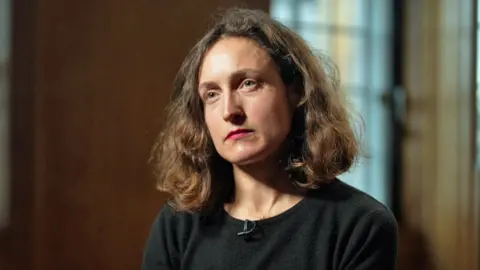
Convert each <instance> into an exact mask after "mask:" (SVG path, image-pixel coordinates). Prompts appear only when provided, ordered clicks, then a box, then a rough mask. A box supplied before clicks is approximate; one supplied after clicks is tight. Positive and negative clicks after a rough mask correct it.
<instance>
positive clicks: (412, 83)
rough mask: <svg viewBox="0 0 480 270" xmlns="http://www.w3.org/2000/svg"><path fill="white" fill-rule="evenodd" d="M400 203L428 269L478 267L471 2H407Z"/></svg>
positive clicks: (473, 38) (474, 22)
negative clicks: (419, 238) (431, 265)
mask: <svg viewBox="0 0 480 270" xmlns="http://www.w3.org/2000/svg"><path fill="white" fill-rule="evenodd" d="M406 5H407V6H406V16H407V17H406V18H405V22H406V27H405V29H406V32H405V37H406V38H405V41H406V42H405V57H406V58H405V62H406V64H405V67H404V74H406V76H405V85H406V89H407V92H408V97H409V102H408V104H409V108H408V120H407V122H408V125H409V126H408V127H407V128H408V129H409V130H410V131H412V132H411V133H412V134H415V136H410V137H407V138H406V139H405V144H404V151H405V159H404V168H405V178H404V183H403V187H404V191H403V194H404V197H403V206H404V213H403V215H404V216H405V220H406V223H407V224H405V225H406V226H407V227H409V228H411V229H412V230H414V231H416V232H418V233H419V234H421V236H422V238H424V239H425V242H426V244H425V246H426V248H427V249H428V254H430V255H431V258H430V259H431V261H432V262H433V263H434V267H435V268H434V269H439V270H456V269H478V267H479V265H478V260H479V255H478V252H479V249H478V232H479V227H478V215H477V214H478V213H477V210H476V209H477V203H478V194H477V193H476V190H477V189H478V187H479V186H478V179H477V178H476V176H475V164H474V158H473V157H474V155H475V132H476V131H475V124H474V120H475V114H476V104H475V98H474V97H475V81H476V78H475V60H474V59H475V58H474V57H475V55H476V53H475V50H476V48H475V44H476V41H475V37H476V34H475V31H476V15H475V10H476V8H475V7H476V4H475V3H474V1H473V0H466V1H449V0H440V1H428V0H424V1H416V0H415V1H414V0H412V1H406Z"/></svg>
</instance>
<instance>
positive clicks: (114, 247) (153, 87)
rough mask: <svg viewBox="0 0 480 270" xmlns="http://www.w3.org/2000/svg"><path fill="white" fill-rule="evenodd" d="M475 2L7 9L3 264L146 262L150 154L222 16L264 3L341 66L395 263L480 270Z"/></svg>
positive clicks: (1, 93) (0, 8)
mask: <svg viewBox="0 0 480 270" xmlns="http://www.w3.org/2000/svg"><path fill="white" fill-rule="evenodd" d="M477 2H478V1H476V0H458V1H453V0H270V1H268V0H242V1H240V0H208V1H207V0H203V1H193V0H177V1H152V0H137V1H126V0H116V1H113V0H103V1H93V0H82V1H80V0H70V1H62V0H43V1H38V0H36V1H35V0H0V269H1V270H11V269H79V270H83V269H102V270H108V269H140V263H141V256H142V252H143V247H144V244H145V241H146V238H147V236H148V232H149V230H150V226H151V224H152V221H153V219H154V217H155V215H156V214H157V212H158V210H159V209H160V207H161V206H162V204H163V202H164V201H165V198H166V197H165V195H164V194H161V193H159V192H157V191H156V190H155V183H154V179H153V177H152V174H151V168H149V166H148V165H147V160H148V157H149V151H150V148H151V146H152V143H153V140H154V139H155V136H156V134H157V133H158V131H159V128H160V126H161V122H162V113H163V108H164V106H165V104H166V103H167V101H168V98H169V92H170V89H171V84H172V80H173V77H174V76H175V74H176V72H177V70H178V68H179V67H180V64H181V61H182V60H183V58H184V57H185V56H186V53H187V51H188V50H189V48H190V47H191V46H193V44H194V43H195V41H196V40H198V39H199V38H200V37H201V36H202V34H203V33H204V32H205V31H206V29H207V28H208V26H209V25H211V21H212V18H213V15H214V14H215V13H217V11H219V10H221V9H224V8H226V7H231V6H242V7H250V8H259V9H263V10H265V11H267V12H270V14H271V15H272V16H273V17H275V18H276V19H278V20H279V21H281V22H283V23H284V24H286V25H288V26H290V27H291V28H293V29H294V30H295V31H297V32H298V33H299V34H301V35H302V36H303V37H304V38H305V39H306V40H307V41H308V42H309V43H310V45H311V46H312V47H313V48H314V49H315V50H316V51H317V52H318V53H323V54H327V55H328V56H329V57H330V58H331V59H332V60H333V61H334V62H335V63H336V64H337V65H338V68H339V70H340V74H341V79H342V86H343V89H344V90H345V91H347V92H348V93H349V97H350V99H351V102H352V106H353V108H354V109H355V110H356V111H358V112H359V114H360V115H361V116H362V118H363V120H364V126H365V127H364V136H363V140H362V142H363V150H364V153H365V156H366V158H363V159H361V160H360V161H359V162H358V164H357V165H356V166H355V167H354V168H353V169H352V170H351V171H350V172H348V173H346V174H344V175H342V176H341V177H340V178H342V179H343V180H344V181H346V182H348V183H350V184H351V185H353V186H356V187H358V188H359V189H361V190H364V191H366V192H368V193H369V194H371V195H372V196H374V197H375V198H377V199H378V200H380V201H381V202H383V203H385V204H386V205H388V206H389V207H390V208H391V209H392V211H393V212H394V213H395V215H396V217H397V219H398V221H399V223H400V258H399V265H398V269H399V270H404V269H411V270H416V269H421V270H429V269H438V270H475V269H480V266H479V265H480V264H479V263H480V254H479V252H480V249H479V240H480V233H479V232H480V226H479V223H478V218H479V214H480V211H479V209H480V207H479V206H480V199H479V196H480V192H479V187H480V185H479V184H480V181H479V177H478V176H479V174H478V172H479V168H480V163H479V159H478V157H479V156H480V147H479V145H480V144H479V143H480V126H479V124H478V123H480V122H479V121H480V118H479V117H478V116H477V115H479V113H480V107H479V106H480V105H479V102H478V101H480V99H479V98H478V97H479V96H480V95H479V94H478V91H477V85H478V82H479V81H480V72H479V70H480V69H479V68H478V63H479V62H480V61H478V60H479V58H478V50H479V49H480V45H478V44H479V42H478V41H477V40H478V38H477V37H478V35H477V32H478V25H479V20H478V17H479V16H478V13H479V11H478V7H479V5H478V3H477Z"/></svg>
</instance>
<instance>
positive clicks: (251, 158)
mask: <svg viewBox="0 0 480 270" xmlns="http://www.w3.org/2000/svg"><path fill="white" fill-rule="evenodd" d="M267 156H268V153H266V152H265V151H252V152H242V153H229V154H227V155H222V157H223V158H224V159H225V160H226V161H228V162H230V163H232V164H233V165H240V166H245V165H251V164H254V163H257V162H261V161H263V160H264V159H265V158H266V157H267Z"/></svg>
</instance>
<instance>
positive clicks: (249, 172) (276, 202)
mask: <svg viewBox="0 0 480 270" xmlns="http://www.w3.org/2000/svg"><path fill="white" fill-rule="evenodd" d="M233 176H234V180H235V197H234V202H233V203H232V205H231V208H235V210H232V209H230V210H231V211H230V212H231V214H233V215H234V216H237V217H241V218H248V217H249V218H252V219H254V218H262V217H266V216H272V215H275V214H278V213H279V212H283V211H284V210H285V209H288V208H290V207H291V206H293V205H294V204H296V203H297V202H298V201H299V200H300V199H301V196H300V192H299V191H298V189H297V188H295V186H294V185H293V183H292V182H291V180H290V179H289V177H288V174H287V173H286V172H285V170H283V169H282V168H280V166H279V165H278V163H275V164H268V165H267V164H255V165H248V166H236V165H234V166H233ZM232 212H233V213H232Z"/></svg>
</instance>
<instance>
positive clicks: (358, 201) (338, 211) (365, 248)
mask: <svg viewBox="0 0 480 270" xmlns="http://www.w3.org/2000/svg"><path fill="white" fill-rule="evenodd" d="M311 198H313V200H311V201H313V203H312V204H311V205H313V207H314V208H317V209H322V210H321V212H322V215H321V218H322V219H324V220H325V219H327V220H328V223H329V226H331V230H332V231H333V232H334V233H335V235H336V237H335V238H336V239H337V241H338V245H337V248H338V250H340V252H339V254H340V255H339V257H341V265H342V266H343V267H341V268H342V269H344V268H349V269H350V268H352V269H353V268H354V269H357V268H356V267H357V266H360V265H363V266H368V267H366V268H359V269H394V265H395V262H396V256H397V251H398V224H397V221H396V219H395V216H394V215H393V213H392V212H391V211H390V209H389V208H388V207H386V206H385V205H384V204H382V203H381V202H379V201H377V200H376V199H374V198H373V197H372V196H370V195H368V194H366V193H365V192H363V191H360V190H358V189H356V188H354V187H352V186H350V185H347V184H345V183H343V182H341V181H340V180H336V181H334V182H332V183H330V184H327V185H325V186H323V187H322V188H320V189H318V190H315V191H314V192H312V197H311Z"/></svg>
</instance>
